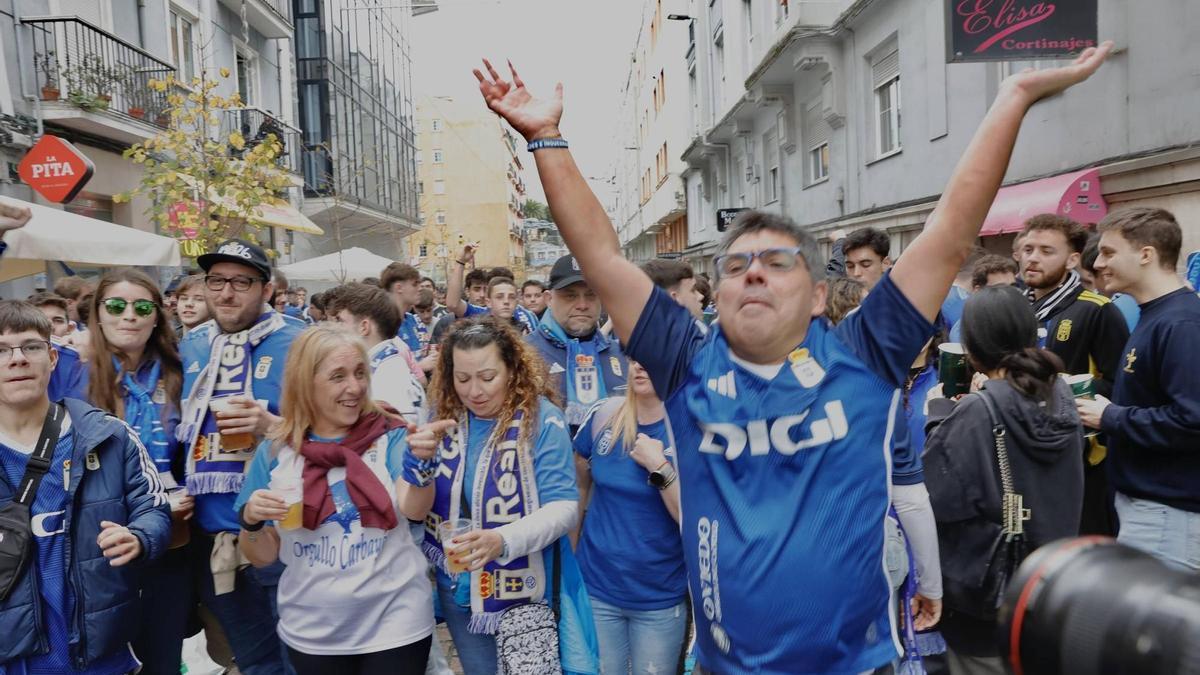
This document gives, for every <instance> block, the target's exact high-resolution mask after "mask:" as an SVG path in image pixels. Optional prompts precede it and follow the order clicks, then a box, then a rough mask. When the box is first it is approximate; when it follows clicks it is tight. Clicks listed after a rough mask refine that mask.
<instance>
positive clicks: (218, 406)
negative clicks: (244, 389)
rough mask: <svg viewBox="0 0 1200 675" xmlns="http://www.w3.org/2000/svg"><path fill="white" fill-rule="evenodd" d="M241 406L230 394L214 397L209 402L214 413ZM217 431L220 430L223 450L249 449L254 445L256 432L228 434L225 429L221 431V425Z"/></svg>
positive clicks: (225, 411) (209, 406)
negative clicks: (234, 401) (233, 400)
mask: <svg viewBox="0 0 1200 675" xmlns="http://www.w3.org/2000/svg"><path fill="white" fill-rule="evenodd" d="M239 406H240V404H238V403H233V402H232V397H229V396H226V397H223V398H214V399H212V400H211V401H209V402H208V408H209V410H212V412H213V415H219V414H221V413H231V412H233V411H234V410H233V409H234V408H237V407H239ZM217 431H219V432H220V434H221V449H222V450H225V451H231V450H249V449H250V448H253V447H254V434H251V433H246V432H242V433H237V434H228V433H225V432H224V431H221V430H220V428H219V427H218V429H217Z"/></svg>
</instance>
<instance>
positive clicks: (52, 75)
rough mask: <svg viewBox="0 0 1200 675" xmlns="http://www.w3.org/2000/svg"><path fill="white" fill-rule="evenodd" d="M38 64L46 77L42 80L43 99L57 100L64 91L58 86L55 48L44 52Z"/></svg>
mask: <svg viewBox="0 0 1200 675" xmlns="http://www.w3.org/2000/svg"><path fill="white" fill-rule="evenodd" d="M37 65H38V68H40V69H41V71H42V77H43V78H44V79H43V80H42V100H43V101H57V100H58V98H59V96H60V95H62V91H60V90H59V88H58V82H57V79H58V78H57V73H58V59H57V58H55V57H54V50H53V49H48V50H46V51H45V52H43V53H42V54H41V56H39V57H38V59H37Z"/></svg>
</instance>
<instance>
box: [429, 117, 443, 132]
mask: <svg viewBox="0 0 1200 675" xmlns="http://www.w3.org/2000/svg"><path fill="white" fill-rule="evenodd" d="M430 127H431V128H432V129H433V130H434V131H441V130H442V121H441V120H439V119H435V120H433V123H432V124H431V125H430Z"/></svg>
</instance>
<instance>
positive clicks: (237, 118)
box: [221, 108, 304, 175]
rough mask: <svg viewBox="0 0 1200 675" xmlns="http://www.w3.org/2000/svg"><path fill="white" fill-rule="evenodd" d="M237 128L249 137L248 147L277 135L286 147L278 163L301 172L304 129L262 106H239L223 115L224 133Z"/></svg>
mask: <svg viewBox="0 0 1200 675" xmlns="http://www.w3.org/2000/svg"><path fill="white" fill-rule="evenodd" d="M234 131H240V132H241V133H242V138H244V139H246V149H247V150H249V149H250V148H253V147H254V146H255V145H258V144H259V143H262V142H263V141H264V140H266V138H267V137H268V136H269V135H271V134H274V135H275V137H276V138H277V139H279V142H280V143H281V144H282V145H283V148H282V149H281V150H280V151H279V157H277V158H276V159H275V163H276V164H277V165H278V166H279V168H281V169H284V170H286V171H288V172H289V173H293V174H297V175H299V174H301V173H302V171H301V169H300V156H301V154H302V152H301V151H302V149H303V147H304V145H303V142H302V140H301V138H300V130H299V129H297V128H296V127H293V126H291V125H289V124H288V123H287V122H284V121H283V120H281V119H279V118H278V117H276V116H275V115H272V114H271V113H269V112H267V111H265V110H259V109H258V108H238V109H237V110H226V111H225V112H224V115H223V117H222V118H221V135H222V136H228V135H229V134H231V133H233V132H234Z"/></svg>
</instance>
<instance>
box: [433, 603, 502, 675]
mask: <svg viewBox="0 0 1200 675" xmlns="http://www.w3.org/2000/svg"><path fill="white" fill-rule="evenodd" d="M437 587H438V588H437V592H438V598H439V599H440V600H441V603H442V616H443V617H445V619H446V628H448V629H450V637H452V638H454V647H455V648H456V649H457V650H458V660H459V662H460V663H462V667H463V673H464V674H465V675H495V673H496V638H495V637H493V636H491V635H481V634H478V633H472V632H471V631H469V630H467V625H468V624H469V623H470V621H471V608H469V607H459V606H458V604H456V603H455V602H454V593H451V592H450V588H449V587H448V586H443V585H442V584H441V583H438V585H437Z"/></svg>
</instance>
